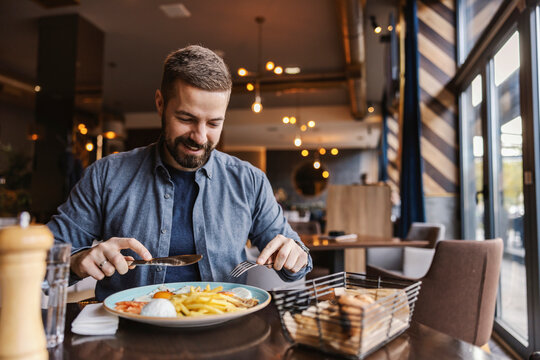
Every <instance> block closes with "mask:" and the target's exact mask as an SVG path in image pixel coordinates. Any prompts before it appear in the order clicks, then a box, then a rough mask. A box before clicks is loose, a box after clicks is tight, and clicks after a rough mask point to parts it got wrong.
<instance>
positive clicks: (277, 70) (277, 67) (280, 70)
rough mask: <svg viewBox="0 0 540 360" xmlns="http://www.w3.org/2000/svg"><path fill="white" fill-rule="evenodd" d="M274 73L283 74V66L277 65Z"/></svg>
mask: <svg viewBox="0 0 540 360" xmlns="http://www.w3.org/2000/svg"><path fill="white" fill-rule="evenodd" d="M274 74H276V75H281V74H283V68H282V67H281V66H276V67H275V68H274Z"/></svg>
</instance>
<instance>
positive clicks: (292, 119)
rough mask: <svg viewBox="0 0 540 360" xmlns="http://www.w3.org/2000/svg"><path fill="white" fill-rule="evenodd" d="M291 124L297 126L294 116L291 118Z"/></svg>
mask: <svg viewBox="0 0 540 360" xmlns="http://www.w3.org/2000/svg"><path fill="white" fill-rule="evenodd" d="M289 120H290V121H291V124H296V118H295V117H294V116H291V117H290V119H289Z"/></svg>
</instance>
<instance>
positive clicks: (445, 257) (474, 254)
mask: <svg viewBox="0 0 540 360" xmlns="http://www.w3.org/2000/svg"><path fill="white" fill-rule="evenodd" d="M502 253H503V242H502V240H501V239H493V240H484V241H476V240H442V241H439V242H438V243H437V247H436V249H435V256H434V257H433V262H432V263H431V267H430V268H429V271H428V272H427V274H426V275H425V276H424V277H423V278H422V279H421V280H422V286H421V290H420V295H419V296H418V300H417V301H416V304H415V308H414V313H413V319H414V320H416V321H418V322H420V323H422V324H425V325H427V326H430V327H432V328H434V329H436V330H439V331H441V332H444V333H446V334H449V335H451V336H453V337H455V338H458V339H462V340H464V341H467V342H469V343H472V344H475V345H479V346H481V345H484V344H486V343H487V342H488V340H489V338H490V336H491V331H492V329H493V318H494V315H495V302H496V299H497V288H498V284H499V271H500V267H501V261H502Z"/></svg>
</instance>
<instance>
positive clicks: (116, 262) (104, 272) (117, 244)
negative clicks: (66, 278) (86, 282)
mask: <svg viewBox="0 0 540 360" xmlns="http://www.w3.org/2000/svg"><path fill="white" fill-rule="evenodd" d="M122 249H131V250H133V251H135V252H136V253H137V254H139V255H140V256H141V257H142V258H143V259H144V260H151V259H152V255H150V252H149V251H148V250H147V249H146V248H145V247H144V245H143V244H141V243H140V242H139V241H137V240H135V239H133V238H117V237H113V238H110V239H109V240H107V241H103V242H102V243H100V244H99V245H97V246H94V247H93V248H91V249H88V250H83V251H81V252H78V253H76V254H75V255H73V256H72V257H71V261H70V266H71V271H73V272H74V273H75V274H76V275H77V276H79V277H80V278H85V277H87V276H91V277H93V278H94V279H96V280H102V279H103V278H104V277H105V276H112V275H113V274H114V273H115V272H116V271H118V272H119V273H120V274H121V275H124V274H125V273H127V271H128V270H129V269H130V268H131V269H132V268H133V267H130V266H129V265H128V261H133V260H134V259H133V258H132V257H131V256H124V255H122V253H120V250H122Z"/></svg>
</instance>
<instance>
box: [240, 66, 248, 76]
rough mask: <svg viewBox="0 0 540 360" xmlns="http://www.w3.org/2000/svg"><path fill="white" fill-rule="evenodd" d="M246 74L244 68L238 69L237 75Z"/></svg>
mask: <svg viewBox="0 0 540 360" xmlns="http://www.w3.org/2000/svg"><path fill="white" fill-rule="evenodd" d="M247 74H248V72H247V70H246V69H244V68H240V69H238V75H240V76H246V75H247Z"/></svg>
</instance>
